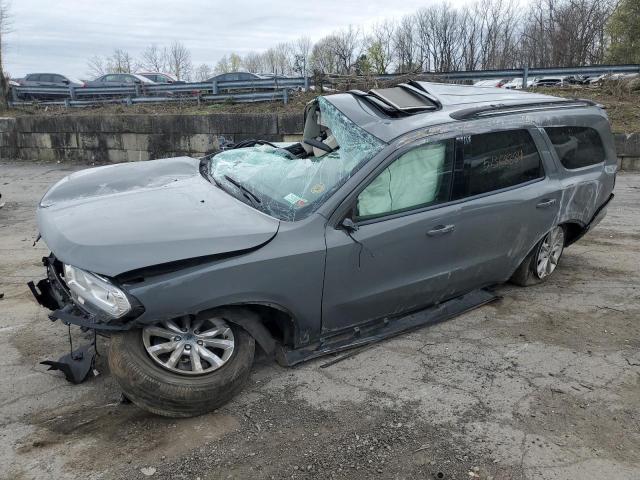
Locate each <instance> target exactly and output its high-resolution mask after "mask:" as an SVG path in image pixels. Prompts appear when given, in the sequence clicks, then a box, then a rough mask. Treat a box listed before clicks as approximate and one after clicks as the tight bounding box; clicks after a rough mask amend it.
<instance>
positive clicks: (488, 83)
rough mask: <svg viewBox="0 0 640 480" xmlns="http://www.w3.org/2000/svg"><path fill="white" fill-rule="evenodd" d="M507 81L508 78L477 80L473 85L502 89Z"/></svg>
mask: <svg viewBox="0 0 640 480" xmlns="http://www.w3.org/2000/svg"><path fill="white" fill-rule="evenodd" d="M508 81H509V79H508V78H492V79H490V80H479V81H477V82H475V83H474V84H473V86H474V87H498V88H501V87H503V86H504V85H505V84H506V83H507V82H508Z"/></svg>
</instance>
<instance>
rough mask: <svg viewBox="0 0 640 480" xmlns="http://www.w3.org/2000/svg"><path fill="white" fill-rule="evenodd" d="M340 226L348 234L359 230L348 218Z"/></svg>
mask: <svg viewBox="0 0 640 480" xmlns="http://www.w3.org/2000/svg"><path fill="white" fill-rule="evenodd" d="M340 226H341V227H342V228H343V229H344V230H346V231H347V232H349V233H351V232H356V231H358V229H359V228H360V227H358V225H356V224H355V223H354V222H353V220H351V219H350V218H349V217H347V218H345V219H344V220H343V221H342V223H341V224H340Z"/></svg>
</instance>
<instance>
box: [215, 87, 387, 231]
mask: <svg viewBox="0 0 640 480" xmlns="http://www.w3.org/2000/svg"><path fill="white" fill-rule="evenodd" d="M318 104H319V107H320V116H321V118H322V124H323V126H325V127H327V128H328V129H329V130H330V133H331V134H333V136H334V137H335V139H336V141H337V144H338V147H337V149H336V150H334V151H332V152H330V153H324V152H322V153H323V154H322V155H321V156H309V157H306V158H297V157H295V156H293V155H292V154H291V153H290V152H289V151H287V150H284V149H282V148H277V147H273V146H271V145H257V146H254V147H248V148H239V149H232V150H227V151H225V152H221V153H219V154H218V155H216V156H214V157H213V158H212V159H211V164H210V170H209V173H210V175H211V176H212V177H213V178H214V179H215V180H216V182H219V183H220V184H225V187H227V186H228V188H230V189H234V190H235V191H238V193H239V195H238V197H239V198H242V197H243V195H242V192H240V191H239V188H238V187H237V186H236V185H234V184H232V183H230V182H229V180H227V179H226V178H225V176H227V177H230V178H232V179H233V180H235V181H236V183H239V184H242V186H243V187H246V188H247V189H249V190H250V191H251V192H252V193H254V194H255V195H256V196H257V197H258V198H259V199H260V203H259V204H256V205H255V206H256V207H257V208H259V209H261V210H262V211H264V212H265V213H267V214H269V215H271V216H274V217H277V218H280V219H282V220H288V221H294V220H299V219H301V218H305V217H306V216H308V215H309V214H310V213H311V212H312V211H314V210H315V209H316V208H317V207H318V206H320V205H321V204H322V203H323V202H324V201H325V200H326V199H327V198H328V197H329V196H330V195H332V194H333V193H334V192H335V191H336V190H337V189H338V188H339V187H340V186H341V185H342V184H344V182H345V181H347V179H349V177H351V176H352V175H353V174H354V173H355V172H356V171H357V170H358V169H359V168H360V167H362V165H364V164H365V163H366V162H367V161H369V160H370V159H371V158H373V156H374V155H375V154H377V153H378V152H379V151H380V150H382V148H383V147H384V145H385V143H384V142H382V140H379V139H378V138H376V137H374V136H372V135H371V134H369V133H367V132H365V131H364V130H363V129H361V128H360V127H358V126H357V125H356V124H355V123H353V122H352V121H351V120H350V119H349V118H347V117H346V116H345V115H344V114H342V113H341V112H340V111H339V110H338V109H336V108H335V107H334V106H333V105H332V104H331V103H330V102H328V101H327V100H326V99H324V98H323V97H320V98H319V99H318Z"/></svg>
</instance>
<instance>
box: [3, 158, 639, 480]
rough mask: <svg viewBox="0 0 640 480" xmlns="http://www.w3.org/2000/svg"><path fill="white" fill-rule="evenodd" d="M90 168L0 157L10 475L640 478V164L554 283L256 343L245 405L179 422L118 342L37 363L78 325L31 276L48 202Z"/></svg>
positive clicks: (239, 400)
mask: <svg viewBox="0 0 640 480" xmlns="http://www.w3.org/2000/svg"><path fill="white" fill-rule="evenodd" d="M79 168H82V167H80V166H69V165H64V164H58V165H56V164H18V163H0V192H1V193H2V195H3V197H2V200H3V201H6V202H7V203H6V205H5V207H4V208H3V209H0V293H4V298H2V299H0V351H1V352H2V360H1V361H0V385H2V388H1V389H0V477H1V478H6V479H27V478H30V479H31V478H34V479H49V478H55V479H67V478H70V479H71V478H87V479H102V478H108V479H111V478H114V479H119V478H122V479H136V478H153V479H165V478H166V479H168V478H171V479H173V478H178V479H180V478H184V479H197V478H200V479H201V480H204V479H218V478H299V479H306V478H322V479H325V478H394V479H395V478H421V479H429V478H445V479H470V478H481V479H490V478H493V479H494V480H498V479H531V480H533V479H578V478H579V479H581V480H586V479H594V480H595V479H597V480H601V479H603V478H615V479H617V480H622V479H638V478H640V410H639V409H638V405H640V327H639V324H638V314H639V313H640V289H639V287H640V282H639V279H640V271H639V269H638V266H639V265H640V210H638V204H640V175H637V174H635V175H633V174H625V173H622V174H620V175H619V176H618V185H617V187H616V194H617V196H616V199H615V200H614V202H613V203H612V205H611V207H610V209H609V214H608V216H607V217H606V218H605V220H604V221H603V223H602V224H601V225H600V226H599V227H598V228H597V229H596V230H594V231H593V232H591V233H590V234H589V235H588V236H587V237H585V238H584V239H582V240H581V241H580V242H579V243H578V244H576V245H574V246H572V247H571V248H569V249H568V250H567V251H566V252H565V255H564V256H563V260H562V262H561V267H560V268H559V269H558V270H557V271H556V273H555V274H554V276H553V277H552V279H551V280H550V281H549V282H547V283H546V284H543V285H540V286H536V287H530V288H518V287H515V286H511V285H505V286H502V287H500V288H499V289H498V291H499V293H500V294H501V295H503V296H504V299H503V300H501V301H500V302H497V303H494V304H490V305H487V306H484V307H482V308H479V309H477V310H474V311H472V312H470V313H467V314H465V315H462V316H460V317H458V318H455V319H453V320H451V321H449V322H446V323H443V324H440V325H437V326H434V327H431V328H425V329H422V330H419V331H416V332H413V333H410V334H407V335H404V336H400V337H398V338H395V339H393V340H390V341H386V342H383V343H381V344H379V345H376V346H375V347H373V348H370V349H368V350H366V351H364V352H362V353H360V354H358V355H356V356H354V357H352V358H350V359H348V360H345V361H343V362H340V363H337V364H335V365H332V366H330V367H328V368H320V366H321V365H322V364H324V363H325V362H326V361H327V359H320V360H316V361H313V362H310V363H307V364H304V365H302V366H300V367H297V368H293V369H284V368H281V367H279V366H277V365H275V364H273V363H272V362H270V361H269V360H267V359H265V358H258V360H257V362H256V365H255V368H254V373H253V375H252V377H251V379H250V382H249V384H248V385H247V387H246V389H245V390H244V392H242V393H241V394H240V395H239V396H238V397H236V399H234V400H233V401H232V402H231V403H229V404H227V405H226V406H225V407H223V408H222V409H220V410H219V411H217V412H215V413H212V414H209V415H205V416H202V417H198V418H193V419H187V420H180V421H177V420H172V419H164V418H159V417H155V416H152V415H150V414H147V413H145V412H143V411H141V410H139V409H137V408H136V407H135V406H134V405H124V404H120V403H119V397H120V393H119V391H118V388H117V385H116V384H115V381H114V380H113V379H112V378H111V377H110V375H109V372H108V369H107V366H106V361H105V358H104V356H102V357H100V358H99V359H98V370H100V372H101V374H100V375H99V376H98V377H96V378H93V379H91V380H90V381H88V382H85V383H84V384H82V385H76V386H73V385H70V384H68V383H67V382H66V381H65V380H64V379H63V377H62V376H61V375H60V374H59V373H56V372H48V371H46V369H45V368H44V367H43V366H42V365H39V362H40V361H42V360H45V359H52V358H53V359H55V358H57V357H58V356H60V355H62V354H64V353H65V352H66V351H67V350H68V339H67V331H66V328H64V327H63V326H62V325H61V324H60V323H59V322H57V323H52V322H50V321H49V320H48V319H47V312H46V311H45V310H44V309H42V308H40V307H39V306H38V305H36V304H35V303H34V301H33V300H32V299H31V295H30V293H29V292H28V290H27V288H26V286H25V283H26V282H27V281H28V280H31V279H34V280H37V279H39V278H41V275H42V266H41V264H40V257H42V256H43V255H45V254H47V250H46V247H45V245H43V243H42V242H40V243H39V244H38V245H37V246H35V247H33V246H32V243H33V240H34V237H35V235H36V227H35V219H34V209H35V206H36V204H37V201H38V199H39V198H40V196H41V195H42V194H43V193H44V191H45V190H46V188H47V186H48V185H50V184H52V183H53V182H55V181H56V180H58V179H60V178H61V177H63V176H64V175H66V174H68V173H69V172H70V171H73V170H77V169H79ZM74 340H75V341H77V342H81V341H84V340H83V335H82V334H81V333H79V332H75V331H74ZM99 346H100V351H101V352H104V351H105V349H106V346H107V340H105V339H101V340H100V343H99Z"/></svg>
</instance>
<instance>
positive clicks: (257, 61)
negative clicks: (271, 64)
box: [242, 52, 265, 73]
mask: <svg viewBox="0 0 640 480" xmlns="http://www.w3.org/2000/svg"><path fill="white" fill-rule="evenodd" d="M264 63H265V62H264V55H263V54H260V53H256V52H249V53H247V54H246V55H245V56H244V58H243V59H242V66H243V67H244V69H245V70H246V71H247V72H251V73H262V72H264V71H265V66H264Z"/></svg>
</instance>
